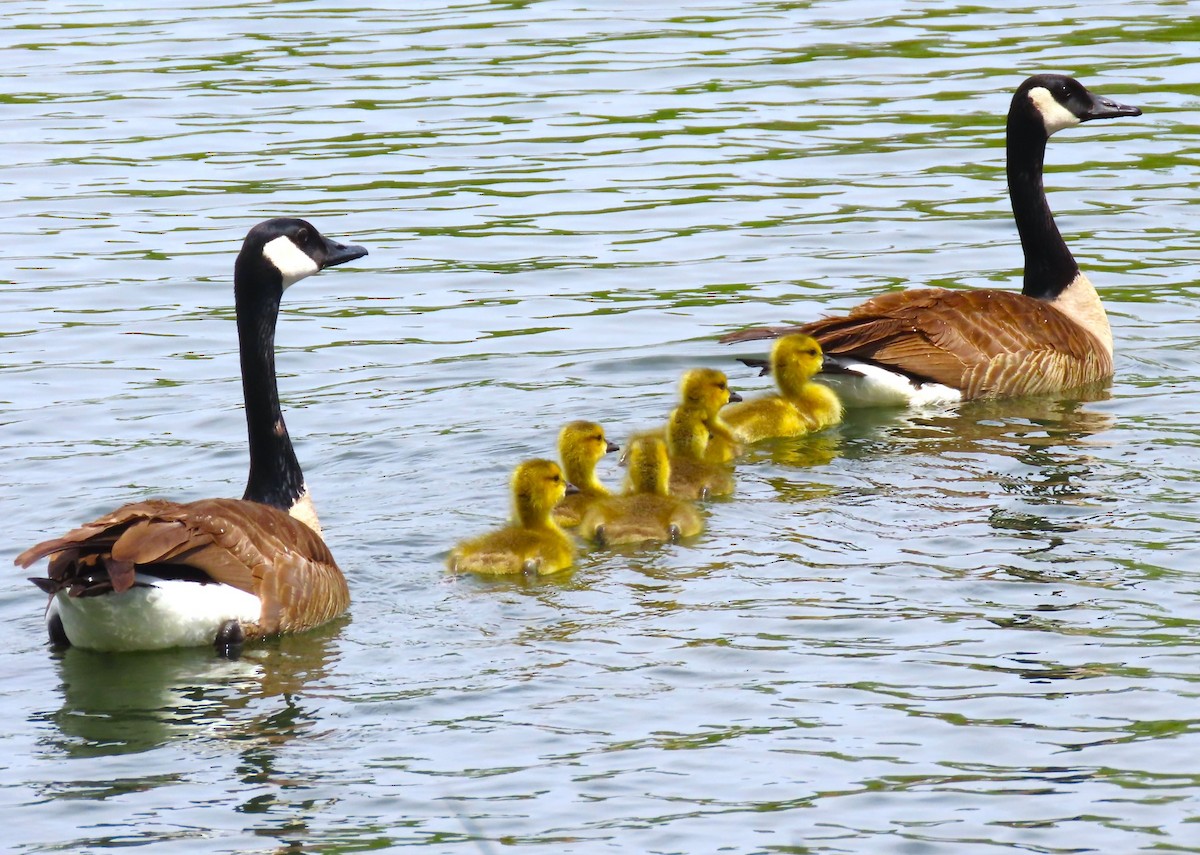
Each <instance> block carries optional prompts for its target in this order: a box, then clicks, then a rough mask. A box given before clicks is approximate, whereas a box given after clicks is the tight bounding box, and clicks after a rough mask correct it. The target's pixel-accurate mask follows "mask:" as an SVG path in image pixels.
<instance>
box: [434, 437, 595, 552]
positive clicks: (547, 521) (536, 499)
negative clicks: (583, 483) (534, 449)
mask: <svg viewBox="0 0 1200 855" xmlns="http://www.w3.org/2000/svg"><path fill="white" fill-rule="evenodd" d="M566 489H567V479H566V478H564V477H563V473H562V470H561V469H559V468H558V464H557V463H555V462H554V461H552V460H526V461H525V462H524V463H522V464H521V465H520V466H518V467H517V469H516V471H515V472H514V473H513V477H512V499H513V521H512V522H511V523H509V524H508V525H506V526H505V527H504V528H501V529H498V530H496V531H493V532H489V533H488V534H485V535H481V536H480V537H476V538H474V539H472V540H468V541H464V542H463V543H460V544H459V545H458V546H456V547H454V549H453V551H451V553H450V558H449V559H448V560H447V562H446V564H447V566H448V567H449V568H450V570H452V571H454V572H468V573H481V574H486V575H497V576H498V575H502V574H510V573H527V574H530V575H542V576H545V575H548V574H551V573H557V572H559V571H560V570H566V569H567V568H568V567H570V566H571V563H572V562H573V561H574V560H575V546H574V544H572V543H571V539H570V538H569V537H567V535H566V533H565V532H564V531H563V530H562V529H561V528H559V527H558V523H556V522H555V521H554V519H553V517H552V516H551V511H552V510H553V508H554V506H555V505H556V504H558V503H559V502H560V501H561V500H562V498H563V495H564V494H565V493H566Z"/></svg>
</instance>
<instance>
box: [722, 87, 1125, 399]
mask: <svg viewBox="0 0 1200 855" xmlns="http://www.w3.org/2000/svg"><path fill="white" fill-rule="evenodd" d="M1141 112H1142V111H1141V110H1139V109H1138V108H1137V107H1127V106H1125V105H1123V104H1118V103H1116V102H1114V101H1111V100H1109V99H1108V98H1102V97H1100V96H1098V95H1094V94H1093V93H1091V92H1089V91H1088V90H1087V89H1085V88H1084V87H1083V86H1082V85H1081V84H1080V83H1079V82H1078V81H1076V80H1074V79H1073V78H1070V77H1067V76H1065V75H1061V74H1037V75H1034V76H1033V77H1030V78H1029V79H1028V80H1026V81H1025V82H1024V83H1022V84H1021V85H1020V87H1019V88H1018V89H1017V91H1016V94H1015V95H1014V96H1013V99H1012V105H1011V106H1010V108H1009V111H1008V130H1007V158H1008V192H1009V197H1010V199H1011V201H1012V209H1013V216H1014V218H1015V219H1016V222H1017V231H1018V233H1019V234H1020V237H1021V248H1022V249H1023V250H1024V252H1025V285H1024V288H1023V289H1022V292H1021V293H1020V294H1014V293H1011V292H1008V291H998V290H994V289H981V290H972V291H948V290H944V289H940V288H922V289H915V290H910V291H901V292H898V293H892V294H883V295H880V296H878V297H874V298H872V299H870V300H868V301H867V302H865V303H862V304H861V305H859V306H857V307H855V308H854V309H851V311H850V314H849V315H847V316H845V317H837V318H823V319H821V320H818V321H813V322H811V323H807V324H802V325H800V326H796V327H759V328H756V329H748V330H743V331H741V332H736V333H732V334H730V335H727V336H725V337H724V338H723V339H722V341H723V342H726V343H728V342H735V341H749V340H752V339H759V338H773V337H776V336H780V335H784V334H786V333H791V332H802V333H808V334H809V335H811V336H813V337H814V338H816V339H817V341H819V342H820V343H821V347H822V348H824V350H825V360H826V366H825V370H824V375H823V379H825V380H827V381H828V382H829V383H830V385H833V386H834V387H835V388H836V390H837V392H838V394H839V395H840V397H841V398H842V400H843V401H844V402H845V403H846V404H847V405H849V406H871V405H878V404H919V403H940V402H950V401H957V400H965V399H971V398H981V397H986V396H1012V395H1033V394H1044V393H1049V392H1059V391H1062V390H1065V389H1071V388H1075V387H1078V386H1084V385H1087V384H1089V383H1093V382H1097V381H1100V380H1105V379H1107V378H1108V377H1110V376H1111V375H1112V352H1113V342H1112V331H1111V330H1110V329H1109V325H1108V317H1107V315H1106V314H1105V312H1104V306H1103V305H1102V304H1101V302H1100V298H1099V295H1097V293H1096V289H1095V288H1094V287H1093V286H1092V283H1091V282H1089V281H1088V279H1087V277H1086V276H1084V275H1083V273H1081V272H1080V270H1079V266H1078V265H1077V264H1076V263H1075V259H1074V257H1073V256H1072V255H1071V250H1070V249H1068V248H1067V244H1066V242H1065V241H1063V239H1062V235H1061V234H1059V231H1058V227H1057V226H1056V225H1055V223H1054V215H1053V214H1052V213H1051V212H1050V206H1049V205H1048V204H1047V202H1046V193H1045V190H1044V189H1043V186H1042V162H1043V158H1044V155H1045V151H1046V140H1047V139H1049V137H1050V135H1051V134H1053V133H1055V132H1056V131H1060V130H1062V129H1063V128H1068V127H1071V126H1072V125H1078V124H1079V123H1080V122H1087V121H1091V120H1092V119H1110V118H1115V117H1117V116H1139V115H1141Z"/></svg>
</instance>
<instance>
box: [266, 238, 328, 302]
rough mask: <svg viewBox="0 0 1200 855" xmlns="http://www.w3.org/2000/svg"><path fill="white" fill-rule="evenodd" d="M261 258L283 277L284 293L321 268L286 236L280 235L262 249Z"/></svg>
mask: <svg viewBox="0 0 1200 855" xmlns="http://www.w3.org/2000/svg"><path fill="white" fill-rule="evenodd" d="M263 258H265V259H266V260H267V261H269V262H271V264H273V265H274V266H275V269H276V270H278V271H279V275H280V276H282V277H283V288H284V290H285V291H286V290H287V289H288V288H290V287H291V286H293V285H295V284H296V283H297V282H299V281H300V280H301V279H303V278H304V277H305V276H312V275H313V274H314V273H316V272H317V271H318V270H320V269H321V268H320V267H318V266H317V263H316V262H315V261H313V260H312V259H311V258H309V256H308V253H306V252H305V251H304V250H302V249H301V248H300V247H298V246H296V245H295V244H294V243H292V239H291V238H290V237H288V236H287V235H280V236H279V237H277V238H275V239H274V240H272V241H269V242H268V243H267V245H266V246H264V247H263Z"/></svg>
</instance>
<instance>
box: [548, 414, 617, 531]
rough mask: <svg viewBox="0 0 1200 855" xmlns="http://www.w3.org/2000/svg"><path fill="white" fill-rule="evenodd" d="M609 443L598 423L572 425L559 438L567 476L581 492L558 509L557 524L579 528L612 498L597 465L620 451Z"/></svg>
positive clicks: (555, 519) (566, 427) (560, 458)
mask: <svg viewBox="0 0 1200 855" xmlns="http://www.w3.org/2000/svg"><path fill="white" fill-rule="evenodd" d="M617 450H618V448H617V446H616V444H615V443H612V442H609V441H608V438H607V437H605V435H604V428H602V427H601V426H600V425H598V424H596V423H595V422H585V421H578V422H571V423H570V424H568V425H565V426H564V427H563V429H562V430H561V431H559V434H558V458H559V460H561V461H562V468H563V473H564V474H565V475H566V476H567V480H568V481H569V482H570V483H571V484H572V485H574V486H575V488H576V489H577V490H578V491H579V492H577V493H571V494H570V495H568V496H566V497H565V498H564V499H563V500H562V501H560V502H559V503H558V504H557V505H555V506H554V521H555V522H556V523H558V524H559V525H560V526H563V527H566V528H570V527H573V526H577V525H579V521H580V520H581V519H583V514H584V512H585V511H586V510H587V509H588V508H589V507H590V506H591V505H592V503H593V502H595V501H597V500H598V499H606V498H608V497H609V496H611V495H612V493H611V492H610V491H609V489H608V488H607V487H605V486H604V485H603V484H601V483H600V479H598V478H597V477H596V464H597V463H599V462H600V459H601V458H602V457H604V455H606V454H608V453H610V452H613V451H617Z"/></svg>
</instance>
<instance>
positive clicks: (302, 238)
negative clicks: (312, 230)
mask: <svg viewBox="0 0 1200 855" xmlns="http://www.w3.org/2000/svg"><path fill="white" fill-rule="evenodd" d="M296 243H298V244H300V245H301V246H303V245H304V244H306V243H308V229H304V228H302V229H299V230H298V231H297V232H296Z"/></svg>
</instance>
